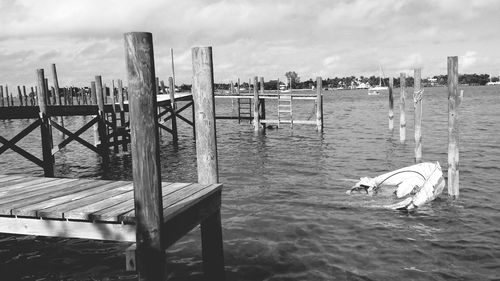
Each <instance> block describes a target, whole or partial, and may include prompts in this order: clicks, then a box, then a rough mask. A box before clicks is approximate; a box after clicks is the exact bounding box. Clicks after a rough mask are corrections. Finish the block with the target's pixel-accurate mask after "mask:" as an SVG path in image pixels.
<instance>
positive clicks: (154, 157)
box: [124, 32, 164, 280]
mask: <svg viewBox="0 0 500 281" xmlns="http://www.w3.org/2000/svg"><path fill="white" fill-rule="evenodd" d="M124 39H125V57H126V65H127V77H128V82H129V87H128V94H129V107H130V109H129V110H130V133H131V145H132V173H133V177H134V201H135V212H136V219H137V254H138V263H137V268H138V271H139V276H140V278H141V279H143V280H158V279H160V278H163V274H164V272H163V266H164V265H163V263H164V246H163V242H162V234H163V230H162V224H163V216H162V212H163V206H162V196H161V174H160V148H159V135H158V130H157V128H158V118H157V100H156V89H155V85H156V83H155V77H156V76H155V69H154V52H153V35H152V34H151V33H147V32H131V33H126V34H125V35H124Z"/></svg>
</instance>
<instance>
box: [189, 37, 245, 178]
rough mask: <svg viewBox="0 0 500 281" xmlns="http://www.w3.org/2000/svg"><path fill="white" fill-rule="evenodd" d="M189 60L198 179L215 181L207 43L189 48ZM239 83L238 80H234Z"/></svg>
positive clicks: (217, 174)
mask: <svg viewBox="0 0 500 281" xmlns="http://www.w3.org/2000/svg"><path fill="white" fill-rule="evenodd" d="M191 53H192V60H193V87H192V93H193V102H194V112H195V125H196V157H197V164H198V182H199V183H205V184H209V183H216V182H218V181H219V173H218V160H217V140H216V138H217V136H216V132H215V102H214V77H213V63H212V48H211V47H195V48H192V49H191ZM238 87H239V83H238Z"/></svg>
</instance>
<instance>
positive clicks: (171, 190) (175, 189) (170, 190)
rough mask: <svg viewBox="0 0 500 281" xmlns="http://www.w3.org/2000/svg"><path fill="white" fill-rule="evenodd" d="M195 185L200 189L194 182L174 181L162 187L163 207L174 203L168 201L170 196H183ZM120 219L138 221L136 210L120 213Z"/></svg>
mask: <svg viewBox="0 0 500 281" xmlns="http://www.w3.org/2000/svg"><path fill="white" fill-rule="evenodd" d="M193 186H194V187H195V188H197V189H199V187H197V186H199V185H197V184H194V183H173V184H171V185H169V186H168V187H162V195H163V196H162V197H163V198H162V204H163V208H164V209H165V206H168V205H169V204H172V203H169V202H168V198H171V199H172V200H175V199H174V198H178V197H179V196H182V194H186V192H189V190H191V189H190V188H192V187H193ZM197 189H196V190H197ZM179 194H180V195H179ZM118 220H119V221H125V222H129V223H135V222H136V220H135V210H131V211H129V212H127V213H120V214H118Z"/></svg>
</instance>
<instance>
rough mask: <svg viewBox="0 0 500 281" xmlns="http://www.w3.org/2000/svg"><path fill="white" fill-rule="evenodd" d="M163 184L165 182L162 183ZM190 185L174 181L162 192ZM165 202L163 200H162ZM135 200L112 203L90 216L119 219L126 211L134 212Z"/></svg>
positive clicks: (100, 218)
mask: <svg viewBox="0 0 500 281" xmlns="http://www.w3.org/2000/svg"><path fill="white" fill-rule="evenodd" d="M162 184H163V183H162ZM188 185H190V184H189V183H185V184H184V183H172V184H169V185H163V186H162V189H161V193H162V194H165V195H169V194H172V193H173V192H176V191H178V190H179V188H182V187H185V186H188ZM162 203H163V201H162ZM134 212H135V210H134V201H133V198H130V199H128V200H123V201H122V202H121V203H119V204H115V205H112V206H110V207H108V208H106V209H104V208H103V209H100V210H98V211H96V212H95V213H92V214H91V215H90V217H91V218H92V219H93V220H97V221H119V216H121V215H123V214H126V213H134ZM135 219H136V218H135Z"/></svg>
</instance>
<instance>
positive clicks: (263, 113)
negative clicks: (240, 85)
mask: <svg viewBox="0 0 500 281" xmlns="http://www.w3.org/2000/svg"><path fill="white" fill-rule="evenodd" d="M260 95H261V96H263V95H264V77H260ZM259 103H260V107H259V115H260V118H261V119H262V120H266V100H265V99H260V100H259ZM265 127H266V126H262V128H265Z"/></svg>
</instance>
